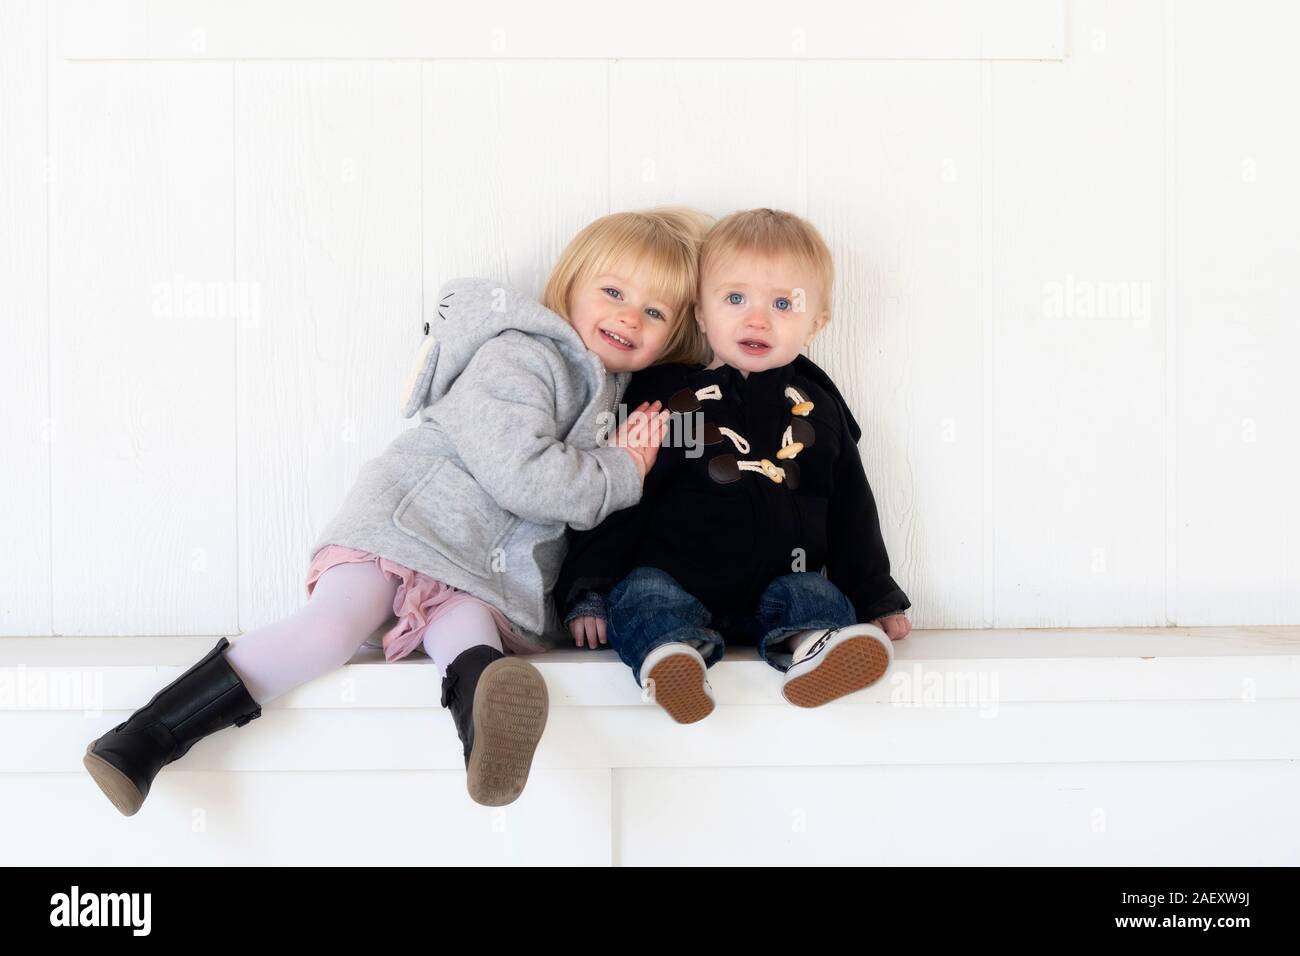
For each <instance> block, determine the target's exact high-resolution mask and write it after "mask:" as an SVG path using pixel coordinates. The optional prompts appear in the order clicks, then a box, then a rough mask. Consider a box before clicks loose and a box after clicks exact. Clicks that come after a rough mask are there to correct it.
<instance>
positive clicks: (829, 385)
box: [794, 355, 862, 444]
mask: <svg viewBox="0 0 1300 956" xmlns="http://www.w3.org/2000/svg"><path fill="white" fill-rule="evenodd" d="M794 367H795V368H796V369H798V370H799V374H801V375H803V376H804V377H805V378H808V379H811V380H812V381H814V382H816V383H817V384H818V385H820V386H821V387H822V388H823V389H825V390H826V391H828V392H830V393H831V397H832V398H834V399H835V401H837V402H839V403H840V408H842V409H843V410H844V417H845V419H846V420H847V421H848V424H849V434H850V435H852V436H853V441H854V443H855V444H856V443H857V442H858V440H859V439H861V438H862V429H861V428H860V427H859V426H858V420H857V419H856V418H854V417H853V412H852V411H850V410H849V403H848V402H846V401H845V400H844V396H843V395H841V394H840V390H839V389H838V388H836V387H835V383H834V382H833V381H831V377H830V376H829V375H827V374H826V373H825V372H823V371H822V370H821V367H820V366H818V365H817V364H816V363H815V362H813V360H812V359H810V358H808V356H806V355H797V356H795V360H794Z"/></svg>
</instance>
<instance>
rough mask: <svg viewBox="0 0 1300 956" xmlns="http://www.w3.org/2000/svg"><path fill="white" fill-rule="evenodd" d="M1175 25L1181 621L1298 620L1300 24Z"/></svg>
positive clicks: (1272, 20)
mask: <svg viewBox="0 0 1300 956" xmlns="http://www.w3.org/2000/svg"><path fill="white" fill-rule="evenodd" d="M1170 12H1171V14H1172V15H1173V17H1174V35H1173V44H1172V45H1173V56H1174V58H1175V67H1174V76H1173V78H1172V83H1173V84H1174V89H1173V91H1172V92H1173V95H1174V106H1173V109H1174V111H1175V112H1174V117H1173V118H1174V122H1175V123H1176V124H1177V139H1176V142H1175V147H1174V154H1173V155H1172V156H1171V157H1170V159H1171V162H1172V163H1173V164H1174V169H1173V170H1172V175H1174V176H1175V177H1176V185H1175V187H1174V188H1175V191H1174V196H1175V197H1176V202H1177V219H1176V222H1175V231H1174V236H1175V241H1176V243H1177V247H1176V264H1175V276H1176V281H1177V288H1178V297H1177V303H1176V307H1177V315H1178V341H1177V346H1178V347H1177V350H1176V355H1175V358H1176V361H1177V363H1178V364H1177V376H1178V378H1177V384H1176V389H1177V406H1178V435H1177V458H1176V461H1177V470H1176V481H1177V486H1176V496H1177V497H1176V500H1177V512H1176V521H1177V524H1176V527H1175V529H1174V531H1175V534H1174V541H1173V542H1171V544H1172V545H1173V546H1174V547H1175V548H1176V555H1177V558H1176V565H1177V579H1176V581H1173V582H1170V586H1171V589H1172V594H1171V597H1172V598H1173V601H1174V605H1175V608H1176V618H1177V620H1178V622H1179V623H1188V624H1211V623H1216V622H1221V621H1240V622H1245V623H1259V624H1268V623H1272V622H1275V621H1295V620H1297V619H1300V496H1297V495H1296V475H1297V473H1298V472H1300V419H1298V418H1297V411H1300V376H1298V375H1297V374H1296V371H1295V365H1296V357H1297V355H1300V284H1297V281H1296V276H1297V275H1300V225H1297V223H1300V177H1298V176H1297V175H1296V174H1297V171H1298V170H1300V129H1298V128H1297V126H1296V124H1295V123H1294V122H1291V121H1288V120H1286V119H1285V118H1284V117H1285V116H1287V115H1289V114H1290V113H1291V112H1292V110H1291V109H1290V105H1289V100H1290V99H1291V98H1292V95H1293V93H1294V91H1295V90H1296V89H1297V88H1300V62H1297V60H1296V57H1295V55H1294V53H1293V52H1292V51H1291V50H1290V49H1289V44H1290V40H1291V39H1292V38H1293V37H1294V36H1295V35H1296V33H1297V31H1300V10H1298V9H1297V8H1296V7H1294V6H1291V5H1286V4H1276V3H1267V2H1258V0H1255V2H1249V3H1243V4H1236V5H1234V6H1233V7H1232V8H1231V19H1232V21H1233V22H1232V27H1231V28H1230V29H1225V9H1224V7H1223V5H1222V4H1219V3H1206V2H1196V3H1187V4H1182V3H1180V4H1176V5H1171V6H1170Z"/></svg>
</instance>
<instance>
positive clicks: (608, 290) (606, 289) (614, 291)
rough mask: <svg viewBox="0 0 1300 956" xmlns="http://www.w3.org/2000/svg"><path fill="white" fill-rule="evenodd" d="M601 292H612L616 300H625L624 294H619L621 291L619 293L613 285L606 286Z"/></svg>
mask: <svg viewBox="0 0 1300 956" xmlns="http://www.w3.org/2000/svg"><path fill="white" fill-rule="evenodd" d="M600 291H601V292H610V293H612V294H613V296H614V298H616V299H621V298H623V293H622V292H619V291H618V290H617V289H615V288H614V287H613V286H612V285H611V286H606V287H605V288H603V289H601V290H600Z"/></svg>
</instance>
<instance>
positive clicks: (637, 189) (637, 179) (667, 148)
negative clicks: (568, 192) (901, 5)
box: [609, 60, 803, 216]
mask: <svg viewBox="0 0 1300 956" xmlns="http://www.w3.org/2000/svg"><path fill="white" fill-rule="evenodd" d="M799 70H800V66H799V65H798V64H795V63H784V62H776V63H774V62H751V61H740V60H738V61H710V62H707V63H697V62H669V61H645V62H643V61H631V62H629V61H618V62H615V63H613V64H611V66H610V97H609V116H610V144H609V175H610V197H611V200H610V205H611V207H612V208H614V209H636V208H641V207H646V206H657V205H663V204H676V203H682V204H685V205H690V206H695V207H697V208H699V209H702V210H704V211H705V212H708V213H710V214H711V215H714V216H722V215H725V214H726V213H729V212H732V211H733V210H736V209H749V208H752V207H755V206H772V207H776V208H783V209H797V208H798V207H799V205H800V204H801V202H802V185H803V179H802V177H803V143H802V140H801V136H800V129H799V122H800V95H799V94H800V89H799Z"/></svg>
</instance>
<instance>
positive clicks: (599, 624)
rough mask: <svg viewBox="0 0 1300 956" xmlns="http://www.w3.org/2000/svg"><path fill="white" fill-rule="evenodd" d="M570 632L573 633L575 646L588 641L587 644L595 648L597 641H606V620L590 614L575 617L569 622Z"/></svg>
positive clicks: (601, 642) (602, 642)
mask: <svg viewBox="0 0 1300 956" xmlns="http://www.w3.org/2000/svg"><path fill="white" fill-rule="evenodd" d="M569 633H570V634H572V635H573V646H574V647H581V646H582V642H583V641H586V642H587V646H588V647H590V648H591V649H592V650H595V649H596V647H597V642H599V643H600V644H604V643H605V621H604V620H603V619H602V618H599V617H591V616H590V615H587V616H585V617H575V618H574V619H573V620H572V621H570V622H569Z"/></svg>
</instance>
